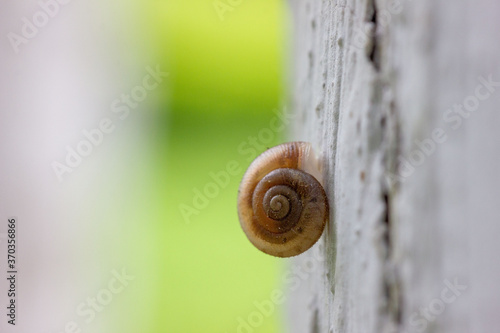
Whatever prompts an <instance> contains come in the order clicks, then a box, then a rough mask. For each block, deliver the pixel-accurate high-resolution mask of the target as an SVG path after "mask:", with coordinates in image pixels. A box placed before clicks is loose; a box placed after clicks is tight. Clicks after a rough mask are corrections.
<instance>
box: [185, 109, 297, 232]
mask: <svg viewBox="0 0 500 333" xmlns="http://www.w3.org/2000/svg"><path fill="white" fill-rule="evenodd" d="M274 113H275V116H274V117H273V118H272V119H271V121H270V122H269V126H268V127H266V128H263V129H261V130H260V131H259V133H258V134H257V135H256V136H249V137H248V138H247V139H246V140H245V141H243V142H241V143H240V144H239V145H238V147H237V153H238V154H239V155H243V156H246V161H248V162H250V161H253V160H254V159H255V157H257V155H259V154H260V153H262V152H264V150H265V149H266V148H267V147H268V146H267V145H268V144H270V143H271V142H273V141H274V140H275V138H276V136H277V135H278V133H280V132H282V131H283V130H284V129H285V127H286V126H287V125H288V124H289V123H290V121H291V119H293V118H294V117H295V115H292V114H289V113H288V112H279V111H278V110H274ZM242 168H243V166H242V165H241V163H240V162H238V161H236V160H231V161H228V162H227V163H226V167H225V168H224V169H222V170H219V171H216V172H209V173H208V177H209V178H210V179H211V181H209V182H207V183H206V184H205V185H203V186H201V187H200V188H198V187H195V188H193V198H192V200H191V203H190V204H185V203H181V204H180V205H179V211H180V213H181V215H182V217H183V219H184V222H185V223H186V224H189V223H191V219H192V217H193V216H194V215H199V214H200V212H201V211H202V210H203V209H205V208H207V207H208V205H209V203H210V200H211V199H215V198H216V197H217V196H218V195H219V193H220V192H221V191H222V190H224V189H225V188H226V187H227V186H228V185H229V183H230V182H231V180H232V179H233V177H239V176H240V175H241V172H242V170H243V169H242Z"/></svg>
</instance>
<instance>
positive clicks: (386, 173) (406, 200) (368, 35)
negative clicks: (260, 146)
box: [288, 0, 500, 333]
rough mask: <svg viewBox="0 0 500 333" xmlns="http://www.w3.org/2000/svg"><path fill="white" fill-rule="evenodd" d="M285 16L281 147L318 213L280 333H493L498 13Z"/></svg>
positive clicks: (498, 290) (406, 0)
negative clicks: (310, 185) (289, 113)
mask: <svg viewBox="0 0 500 333" xmlns="http://www.w3.org/2000/svg"><path fill="white" fill-rule="evenodd" d="M290 5H291V10H292V15H293V21H292V24H293V43H294V49H293V62H292V63H293V73H294V74H293V84H292V91H291V102H290V103H291V108H292V109H293V110H294V112H295V113H296V114H297V115H298V117H296V118H295V119H296V124H295V127H294V129H293V132H292V133H293V134H292V138H291V139H292V140H306V141H310V142H312V143H313V145H314V146H315V147H317V149H318V151H319V152H320V153H322V155H323V166H324V170H323V172H324V176H325V186H326V190H327V193H328V195H329V200H330V205H331V208H332V209H331V216H330V222H329V225H328V226H327V230H326V231H325V233H324V235H323V236H322V239H321V240H320V244H319V246H317V247H316V248H315V249H312V250H311V251H309V252H307V253H306V254H304V255H302V256H299V257H297V258H295V259H293V261H292V266H293V269H300V268H302V269H304V270H306V271H307V269H308V268H309V269H312V270H313V273H312V274H309V275H304V278H299V279H298V281H300V283H294V284H293V285H290V286H289V287H290V296H291V297H290V298H289V307H288V314H289V321H288V323H289V326H290V327H289V329H290V332H297V333H305V332H311V333H313V332H327V333H330V332H339V333H344V332H354V333H370V332H373V333H380V332H453V333H457V332H493V331H496V330H499V329H500V286H499V283H500V259H499V258H498V257H499V254H500V241H499V238H500V175H499V171H500V128H499V127H500V91H499V90H500V39H499V36H500V20H499V19H498V15H499V14H500V2H496V1H490V0H457V1H453V2H450V1H443V0H419V1H412V0H391V1H389V0H353V1H341V0H322V1H320V0H318V1H312V0H300V1H299V0H292V1H290ZM318 251H319V252H320V253H321V254H322V255H324V260H322V259H318V258H319V257H318V256H317V253H318ZM299 276H300V275H299Z"/></svg>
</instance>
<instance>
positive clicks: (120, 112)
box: [51, 65, 169, 182]
mask: <svg viewBox="0 0 500 333" xmlns="http://www.w3.org/2000/svg"><path fill="white" fill-rule="evenodd" d="M146 72H147V74H146V75H145V76H144V77H143V79H142V84H139V85H136V86H134V87H133V88H132V89H131V90H130V93H129V94H121V96H120V97H119V98H116V99H114V100H113V101H112V102H111V105H110V110H111V112H112V113H114V114H116V115H117V117H118V119H120V120H122V121H123V120H125V119H127V118H128V116H129V115H130V112H131V111H132V110H133V109H136V108H137V107H138V106H139V104H140V103H141V102H142V101H144V100H145V99H146V97H147V96H148V94H149V93H150V92H151V91H153V90H154V89H156V88H157V87H158V86H159V85H160V83H162V82H163V79H164V78H165V77H167V76H168V75H169V73H168V72H162V71H161V70H160V66H159V65H157V66H156V68H155V69H153V68H151V67H150V66H148V67H146ZM115 128H116V126H115V123H114V122H113V120H112V119H111V118H109V117H104V118H102V119H101V120H100V121H99V122H98V125H97V126H96V127H95V128H91V129H84V130H82V132H81V133H82V139H81V140H79V141H78V142H77V143H76V144H75V145H74V146H73V147H72V146H70V145H67V146H66V156H65V158H64V161H63V162H59V161H53V162H52V163H51V166H52V169H53V170H54V173H55V175H56V177H57V179H58V180H59V182H62V181H63V180H64V178H63V176H64V175H65V174H70V173H72V172H73V171H74V169H75V168H77V167H78V166H80V164H82V162H83V160H84V158H85V157H88V156H89V155H90V154H91V153H92V151H93V150H94V147H98V146H100V145H101V144H102V143H103V141H104V138H105V136H106V135H109V134H111V133H113V131H114V130H115Z"/></svg>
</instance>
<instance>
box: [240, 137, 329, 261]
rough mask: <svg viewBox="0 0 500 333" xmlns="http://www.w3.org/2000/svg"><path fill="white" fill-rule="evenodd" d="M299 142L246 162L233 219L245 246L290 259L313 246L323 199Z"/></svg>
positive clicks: (307, 149) (307, 150)
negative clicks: (237, 225)
mask: <svg viewBox="0 0 500 333" xmlns="http://www.w3.org/2000/svg"><path fill="white" fill-rule="evenodd" d="M315 162H316V161H315V157H314V156H313V154H312V150H311V146H310V144H308V143H305V142H289V143H285V144H281V145H279V146H276V147H273V148H271V149H268V150H267V151H265V152H264V153H262V154H261V155H260V156H259V157H257V158H256V159H255V161H253V162H252V164H251V165H250V167H249V168H248V170H247V172H246V173H245V175H244V176H243V179H242V181H241V184H240V188H239V191H238V216H239V219H240V224H241V227H242V228H243V231H244V232H245V234H246V235H247V237H248V239H249V240H250V242H252V244H253V245H255V246H256V247H257V248H258V249H260V250H261V251H263V252H265V253H267V254H270V255H273V256H276V257H292V256H296V255H298V254H300V253H302V252H304V251H306V250H307V249H309V248H310V247H311V246H313V245H314V243H316V242H317V240H318V239H319V238H320V236H321V234H322V233H323V229H324V227H325V225H326V222H327V220H328V213H329V209H328V199H327V197H326V193H325V191H324V189H323V187H322V186H321V184H320V183H319V181H318V180H317V179H316V178H315V177H314V176H313V175H312V174H310V173H314V174H316V175H318V174H319V171H318V170H317V168H316V163H315Z"/></svg>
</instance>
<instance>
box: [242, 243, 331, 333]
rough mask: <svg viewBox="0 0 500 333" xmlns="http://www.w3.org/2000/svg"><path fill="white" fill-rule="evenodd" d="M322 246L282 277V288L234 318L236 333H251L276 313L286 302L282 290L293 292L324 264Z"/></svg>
mask: <svg viewBox="0 0 500 333" xmlns="http://www.w3.org/2000/svg"><path fill="white" fill-rule="evenodd" d="M321 245H322V244H320V246H318V247H316V248H314V249H312V251H311V253H312V256H310V257H309V256H308V257H306V258H305V259H304V262H303V263H302V265H295V266H293V267H292V268H291V269H290V270H288V271H287V272H286V273H285V274H284V275H283V277H282V282H283V288H282V289H273V290H272V291H271V292H270V293H269V297H268V298H266V299H264V300H261V301H254V302H253V306H254V308H255V309H254V310H253V311H252V312H250V313H249V314H248V315H246V316H238V317H237V318H236V322H237V326H236V333H253V332H255V330H257V329H258V328H259V327H260V326H262V325H263V324H264V323H265V320H266V319H268V318H270V317H271V316H272V315H273V314H274V313H275V311H276V309H277V308H278V306H279V305H281V304H283V303H284V302H285V301H286V300H287V293H286V292H285V291H284V290H288V291H295V290H297V289H298V288H299V287H300V285H301V284H302V283H303V282H304V281H306V280H307V279H309V277H310V276H311V275H312V274H314V272H317V270H318V268H319V266H320V265H321V264H322V263H324V261H325V257H324V255H323V251H322V246H321Z"/></svg>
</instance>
